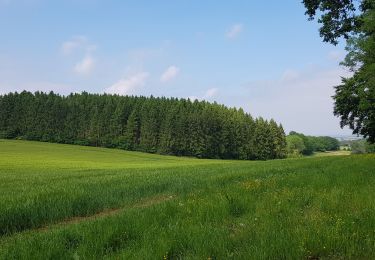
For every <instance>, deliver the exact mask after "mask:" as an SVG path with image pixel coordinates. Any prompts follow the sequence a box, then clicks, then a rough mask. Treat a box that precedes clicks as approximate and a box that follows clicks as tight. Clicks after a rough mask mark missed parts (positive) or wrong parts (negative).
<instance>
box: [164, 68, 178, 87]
mask: <svg viewBox="0 0 375 260" xmlns="http://www.w3.org/2000/svg"><path fill="white" fill-rule="evenodd" d="M179 73H180V68H178V67H176V66H169V67H168V68H167V69H166V70H165V71H164V73H163V74H162V75H161V76H160V81H161V82H163V83H165V82H168V81H170V80H172V79H174V78H176V77H177V75H178V74H179Z"/></svg>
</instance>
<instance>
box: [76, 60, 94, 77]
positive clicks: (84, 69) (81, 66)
mask: <svg viewBox="0 0 375 260" xmlns="http://www.w3.org/2000/svg"><path fill="white" fill-rule="evenodd" d="M94 67H95V60H94V58H93V57H91V56H90V55H87V56H85V57H84V58H83V59H82V60H81V61H80V62H78V63H77V64H76V65H75V67H74V71H75V72H76V73H77V74H80V75H89V74H90V73H91V72H92V71H93V69H94Z"/></svg>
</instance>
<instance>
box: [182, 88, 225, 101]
mask: <svg viewBox="0 0 375 260" xmlns="http://www.w3.org/2000/svg"><path fill="white" fill-rule="evenodd" d="M218 92H219V90H218V89H217V88H210V89H207V90H206V92H205V93H204V95H202V96H189V97H188V99H190V100H192V101H194V100H209V99H211V98H213V97H216V96H217V95H218Z"/></svg>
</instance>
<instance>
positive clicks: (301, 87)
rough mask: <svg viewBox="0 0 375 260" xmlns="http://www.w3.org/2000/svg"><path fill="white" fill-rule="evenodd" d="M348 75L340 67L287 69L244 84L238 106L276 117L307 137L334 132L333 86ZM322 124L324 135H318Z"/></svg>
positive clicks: (269, 116) (335, 129)
mask: <svg viewBox="0 0 375 260" xmlns="http://www.w3.org/2000/svg"><path fill="white" fill-rule="evenodd" d="M347 76H350V74H349V73H348V72H347V71H345V70H343V69H341V68H331V69H326V68H322V67H318V66H311V67H308V68H305V69H299V70H294V69H287V70H285V71H284V73H283V74H282V75H281V76H280V77H279V78H278V79H273V80H263V81H254V82H251V83H248V84H246V86H245V91H244V92H243V93H242V94H241V96H237V98H232V100H234V99H238V101H239V100H242V101H240V102H239V103H237V105H239V106H241V107H244V108H246V109H249V111H250V112H251V113H252V114H254V115H255V116H264V117H266V118H275V119H276V120H277V121H279V122H282V123H283V124H284V126H286V129H287V130H288V131H289V130H296V131H301V132H304V133H307V134H329V133H330V132H331V133H335V132H336V131H337V128H338V125H339V123H338V119H337V118H335V117H334V116H333V100H332V97H331V96H332V95H333V94H334V86H337V85H338V84H340V82H341V77H347ZM322 125H324V129H325V131H327V132H326V133H322V132H320V131H321V129H322Z"/></svg>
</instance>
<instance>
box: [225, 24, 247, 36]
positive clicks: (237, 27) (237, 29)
mask: <svg viewBox="0 0 375 260" xmlns="http://www.w3.org/2000/svg"><path fill="white" fill-rule="evenodd" d="M243 27H244V26H243V24H240V23H238V24H234V25H233V26H232V27H231V28H230V29H229V30H228V32H227V33H226V36H227V38H229V39H234V38H236V37H237V36H238V35H240V33H241V32H242V31H243Z"/></svg>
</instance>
